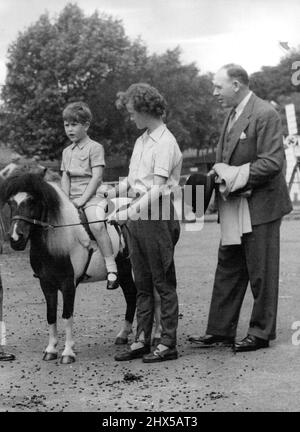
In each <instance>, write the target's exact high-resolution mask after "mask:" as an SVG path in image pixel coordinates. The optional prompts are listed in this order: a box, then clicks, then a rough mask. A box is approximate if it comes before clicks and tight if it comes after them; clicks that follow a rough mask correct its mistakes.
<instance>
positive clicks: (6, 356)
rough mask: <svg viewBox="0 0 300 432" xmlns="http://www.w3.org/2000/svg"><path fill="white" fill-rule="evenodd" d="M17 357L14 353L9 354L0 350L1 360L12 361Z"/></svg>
mask: <svg viewBox="0 0 300 432" xmlns="http://www.w3.org/2000/svg"><path fill="white" fill-rule="evenodd" d="M15 359H16V357H15V356H14V355H13V354H8V353H5V352H0V361H12V360H15Z"/></svg>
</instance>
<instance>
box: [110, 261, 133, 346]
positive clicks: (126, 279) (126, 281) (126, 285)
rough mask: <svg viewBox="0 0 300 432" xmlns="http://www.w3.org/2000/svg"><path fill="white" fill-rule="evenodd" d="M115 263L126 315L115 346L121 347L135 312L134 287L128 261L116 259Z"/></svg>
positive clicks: (130, 328) (125, 340) (130, 327)
mask: <svg viewBox="0 0 300 432" xmlns="http://www.w3.org/2000/svg"><path fill="white" fill-rule="evenodd" d="M116 263H117V266H118V273H119V281H120V286H121V288H122V291H123V294H124V297H125V301H126V313H125V320H124V323H123V326H122V328H121V330H120V331H119V333H118V334H117V337H116V340H115V344H116V345H123V344H127V343H128V336H129V335H130V333H132V323H133V319H134V314H135V310H136V286H135V283H134V281H133V277H132V271H131V263H130V259H129V258H122V257H117V258H116Z"/></svg>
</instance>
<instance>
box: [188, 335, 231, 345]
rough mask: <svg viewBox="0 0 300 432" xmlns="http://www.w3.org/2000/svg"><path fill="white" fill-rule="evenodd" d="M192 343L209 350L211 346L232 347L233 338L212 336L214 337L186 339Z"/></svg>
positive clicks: (191, 337) (193, 336) (205, 336)
mask: <svg viewBox="0 0 300 432" xmlns="http://www.w3.org/2000/svg"><path fill="white" fill-rule="evenodd" d="M188 340H189V341H190V342H192V343H196V344H198V345H199V347H201V348H210V347H213V346H223V347H227V346H232V345H233V344H234V338H233V337H229V336H214V335H204V336H198V335H192V336H190V337H189V338H188Z"/></svg>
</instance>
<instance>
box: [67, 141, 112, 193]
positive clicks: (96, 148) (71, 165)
mask: <svg viewBox="0 0 300 432" xmlns="http://www.w3.org/2000/svg"><path fill="white" fill-rule="evenodd" d="M96 166H105V160H104V148H103V146H102V145H101V144H100V143H98V142H96V141H93V140H92V139H90V138H89V137H87V138H86V139H85V140H84V141H83V142H81V143H80V144H71V145H69V146H68V147H66V148H65V149H64V151H63V154H62V163H61V171H65V172H67V173H68V175H69V176H70V179H71V191H70V195H71V196H81V195H82V194H83V192H84V191H85V189H86V186H87V185H88V183H89V182H90V180H91V177H92V168H94V167H96Z"/></svg>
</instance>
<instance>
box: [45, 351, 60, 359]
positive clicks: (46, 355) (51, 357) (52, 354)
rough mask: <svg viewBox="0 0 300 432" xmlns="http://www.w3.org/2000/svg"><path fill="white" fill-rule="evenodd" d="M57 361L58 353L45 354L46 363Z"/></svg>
mask: <svg viewBox="0 0 300 432" xmlns="http://www.w3.org/2000/svg"><path fill="white" fill-rule="evenodd" d="M56 359H57V354H56V353H48V352H45V353H44V355H43V360H45V361H51V360H56Z"/></svg>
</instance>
